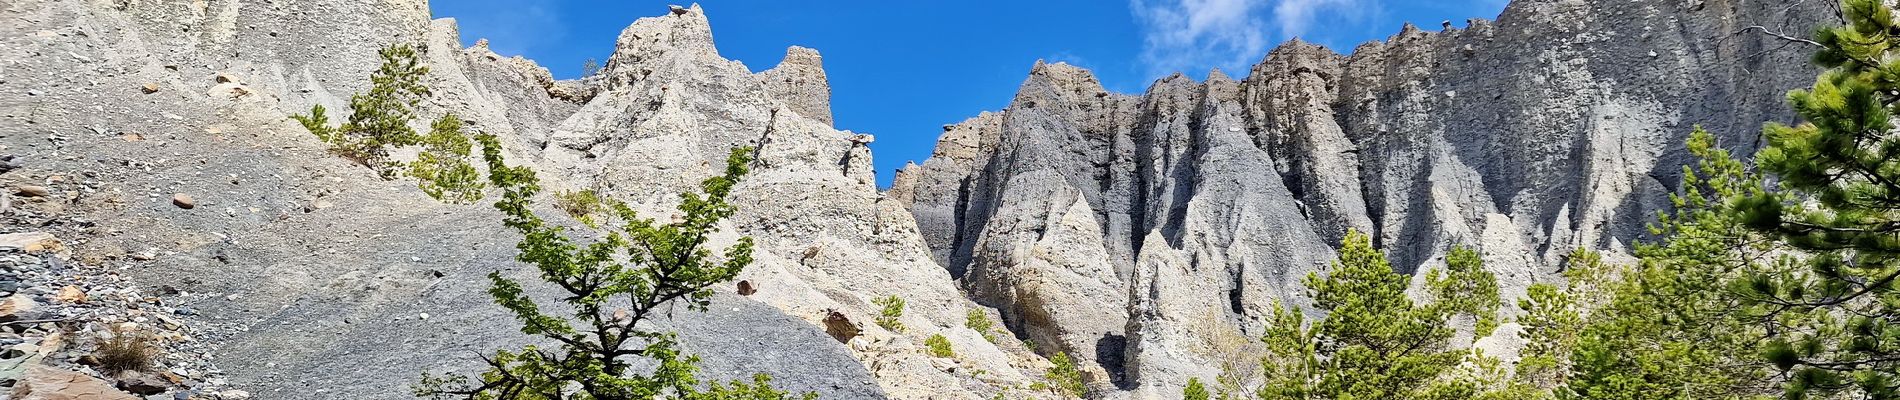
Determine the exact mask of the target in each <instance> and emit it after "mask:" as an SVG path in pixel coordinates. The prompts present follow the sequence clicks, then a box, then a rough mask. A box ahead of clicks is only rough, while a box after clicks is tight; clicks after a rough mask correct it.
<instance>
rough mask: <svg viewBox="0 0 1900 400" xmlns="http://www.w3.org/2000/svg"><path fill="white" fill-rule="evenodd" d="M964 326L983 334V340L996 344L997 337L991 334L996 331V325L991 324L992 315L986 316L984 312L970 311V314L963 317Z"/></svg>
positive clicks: (978, 310)
mask: <svg viewBox="0 0 1900 400" xmlns="http://www.w3.org/2000/svg"><path fill="white" fill-rule="evenodd" d="M963 326H965V327H968V328H970V329H973V330H976V332H977V333H981V334H983V340H988V341H990V343H996V335H995V334H992V333H990V330H991V329H994V328H995V327H996V325H995V324H993V323H991V322H990V315H989V314H984V313H983V310H980V309H975V308H972V309H970V312H969V313H968V314H966V315H965V316H964V317H963Z"/></svg>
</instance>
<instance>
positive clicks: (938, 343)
mask: <svg viewBox="0 0 1900 400" xmlns="http://www.w3.org/2000/svg"><path fill="white" fill-rule="evenodd" d="M924 347H927V348H929V349H930V356H931V357H940V358H950V357H956V356H957V353H956V351H954V350H951V349H950V338H946V337H943V335H942V334H936V335H930V338H928V339H924Z"/></svg>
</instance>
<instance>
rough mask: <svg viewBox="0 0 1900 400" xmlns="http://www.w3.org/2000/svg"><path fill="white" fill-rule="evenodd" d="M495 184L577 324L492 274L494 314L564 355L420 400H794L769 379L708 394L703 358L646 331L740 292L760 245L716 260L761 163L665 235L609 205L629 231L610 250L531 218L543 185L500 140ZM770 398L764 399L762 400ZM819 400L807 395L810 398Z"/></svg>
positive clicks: (535, 355)
mask: <svg viewBox="0 0 1900 400" xmlns="http://www.w3.org/2000/svg"><path fill="white" fill-rule="evenodd" d="M478 140H480V141H481V143H482V156H483V160H484V161H486V163H487V167H488V170H489V175H488V177H489V181H490V183H491V184H492V185H493V186H494V187H496V188H500V189H501V191H502V193H501V194H502V198H501V200H500V201H498V202H496V203H495V208H496V209H499V210H501V211H502V212H503V214H505V215H506V216H507V217H506V219H505V220H504V222H503V223H504V224H505V225H507V226H508V227H509V228H513V229H515V230H516V231H519V232H521V233H522V234H523V235H524V236H526V238H525V239H524V240H522V241H521V243H519V244H517V245H516V247H517V248H518V249H520V250H521V254H520V255H518V256H516V259H517V260H519V261H521V262H523V263H527V264H530V265H533V266H534V267H535V268H536V269H537V270H538V271H539V272H540V277H541V279H542V280H544V281H546V282H548V283H550V284H552V285H553V286H555V287H557V288H559V289H560V290H562V291H565V292H566V293H567V296H564V297H562V301H563V302H564V303H566V304H565V307H561V309H564V310H569V311H570V312H571V315H570V316H568V317H560V316H556V315H551V314H548V313H547V312H544V311H542V307H541V306H540V305H539V304H537V303H536V302H535V301H534V300H532V299H530V298H529V297H528V296H527V294H526V292H525V290H524V288H523V286H522V285H521V283H519V282H516V281H514V280H512V279H508V278H507V277H504V276H503V275H502V274H501V272H500V271H496V272H491V273H489V275H488V278H489V280H490V282H491V284H492V286H491V287H490V289H489V291H488V293H489V295H491V296H493V297H494V299H495V303H496V304H499V305H501V306H502V307H503V308H507V309H508V310H509V311H510V312H512V313H514V315H515V318H516V319H517V320H519V321H520V322H521V324H522V328H521V332H522V333H525V334H529V335H535V336H541V337H544V338H547V339H551V340H553V341H554V342H556V343H559V346H558V349H548V348H542V347H539V346H528V347H526V348H523V349H521V350H519V351H507V350H501V351H497V352H496V353H495V354H494V355H493V356H491V357H486V358H485V361H486V362H487V363H488V367H489V369H488V371H486V372H483V373H481V374H480V375H479V376H477V377H475V379H473V380H472V382H471V379H469V378H468V377H463V376H427V375H425V377H424V378H423V382H422V383H421V384H419V385H418V386H417V389H416V394H417V395H418V396H427V397H431V398H444V399H445V398H456V397H462V398H469V399H596V400H610V399H653V398H661V397H670V398H684V399H727V398H742V399H750V398H770V399H777V398H781V397H785V396H787V395H785V394H784V393H783V392H778V391H775V390H772V389H771V387H770V386H769V385H768V382H767V379H766V378H761V379H757V380H756V381H755V382H754V383H752V384H746V383H744V382H733V383H732V384H731V385H730V386H727V385H717V384H715V385H711V386H710V387H709V388H708V389H707V390H706V391H701V390H699V389H698V387H697V385H698V381H697V379H695V378H694V377H693V373H694V371H695V370H696V369H697V367H695V365H694V364H695V363H696V362H697V361H698V357H697V356H691V355H686V354H683V353H681V352H680V351H679V350H678V349H677V341H676V336H675V334H674V333H672V332H666V331H655V330H649V329H646V328H643V327H642V326H641V322H643V321H646V320H647V319H648V318H649V317H652V316H653V315H654V313H655V312H657V311H659V310H661V307H663V306H666V305H669V304H685V305H686V306H687V308H688V309H689V310H693V311H704V310H705V308H706V306H707V305H708V304H709V302H710V300H709V299H710V297H711V296H712V289H711V287H712V285H714V284H718V283H720V282H725V281H728V280H731V279H732V278H733V277H735V276H737V275H738V274H739V271H740V270H742V269H744V268H745V267H746V265H749V264H751V263H752V239H751V238H750V237H742V238H740V239H739V241H738V242H737V243H734V244H733V245H732V246H729V247H726V248H725V249H723V250H722V251H719V252H718V253H717V255H715V253H714V251H713V249H710V248H708V247H707V246H708V245H709V242H710V235H711V234H712V233H713V232H715V230H716V229H717V227H716V226H715V225H716V224H717V223H718V222H719V221H721V220H724V219H725V218H726V217H729V216H731V215H732V213H733V211H734V209H735V207H734V205H733V204H731V203H728V202H727V201H726V199H727V196H728V195H730V194H731V193H732V187H733V185H734V184H736V183H737V182H738V181H739V179H740V178H741V177H743V176H744V175H745V174H746V172H747V168H746V165H747V163H748V162H749V161H750V160H749V157H748V155H749V154H751V152H750V151H749V150H747V149H744V148H739V149H733V151H732V154H731V155H730V156H729V157H728V158H727V160H726V169H725V172H724V173H723V174H721V175H719V176H714V177H711V178H707V179H706V180H705V181H703V182H701V183H700V192H698V193H692V192H689V193H684V194H681V195H680V204H679V206H678V210H679V212H680V216H679V218H677V219H675V220H674V222H671V223H666V224H657V223H655V222H654V221H653V220H651V219H645V218H641V217H640V216H639V215H638V214H637V213H635V212H634V211H633V210H632V209H631V208H629V207H628V206H627V205H626V204H625V203H620V202H612V201H609V204H608V207H609V209H611V210H612V213H613V215H614V216H615V217H616V219H617V222H619V223H620V225H618V226H615V227H614V230H613V231H610V232H607V233H606V235H605V238H603V239H601V240H598V241H594V242H592V243H588V244H585V245H582V244H578V243H576V242H575V240H574V239H571V238H569V237H568V236H567V234H566V232H565V229H564V228H563V227H561V226H559V225H554V224H549V223H547V222H546V221H543V220H542V219H541V218H540V217H539V216H537V215H535V213H534V211H533V209H532V206H533V199H534V198H535V196H536V194H538V193H539V192H540V191H541V187H540V182H539V179H538V178H536V177H535V174H534V171H533V170H531V169H528V168H527V167H520V166H513V167H511V166H508V165H506V163H505V162H504V161H503V159H502V156H501V150H500V143H498V141H497V140H496V139H495V137H494V136H488V135H484V136H480V137H478ZM632 357H644V358H647V359H649V360H651V361H652V364H653V365H654V366H655V367H654V368H653V370H652V371H650V372H645V373H642V372H641V371H637V370H636V369H635V367H634V365H635V364H634V363H633V361H632V360H631V358H632ZM760 396H763V397H760ZM812 397H816V395H814V394H807V395H806V398H812Z"/></svg>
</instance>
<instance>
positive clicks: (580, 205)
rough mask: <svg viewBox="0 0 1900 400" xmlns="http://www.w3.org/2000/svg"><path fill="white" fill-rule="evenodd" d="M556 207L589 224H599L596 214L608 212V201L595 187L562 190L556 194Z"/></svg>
mask: <svg viewBox="0 0 1900 400" xmlns="http://www.w3.org/2000/svg"><path fill="white" fill-rule="evenodd" d="M554 207H555V208H559V209H561V211H563V212H566V213H567V215H568V216H571V217H574V219H576V220H579V221H581V223H583V224H587V226H590V227H592V226H597V224H596V223H595V222H594V214H596V213H602V212H606V211H608V210H607V203H606V202H605V201H604V200H602V198H601V196H600V192H596V191H594V190H593V189H582V190H570V191H562V192H560V193H555V194H554Z"/></svg>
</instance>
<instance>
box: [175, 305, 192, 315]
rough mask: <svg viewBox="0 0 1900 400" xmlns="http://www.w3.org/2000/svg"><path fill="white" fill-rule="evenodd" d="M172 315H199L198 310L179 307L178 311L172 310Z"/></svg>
mask: <svg viewBox="0 0 1900 400" xmlns="http://www.w3.org/2000/svg"><path fill="white" fill-rule="evenodd" d="M172 314H178V315H185V316H191V315H198V310H193V309H191V308H190V307H178V308H177V309H174V310H172Z"/></svg>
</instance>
